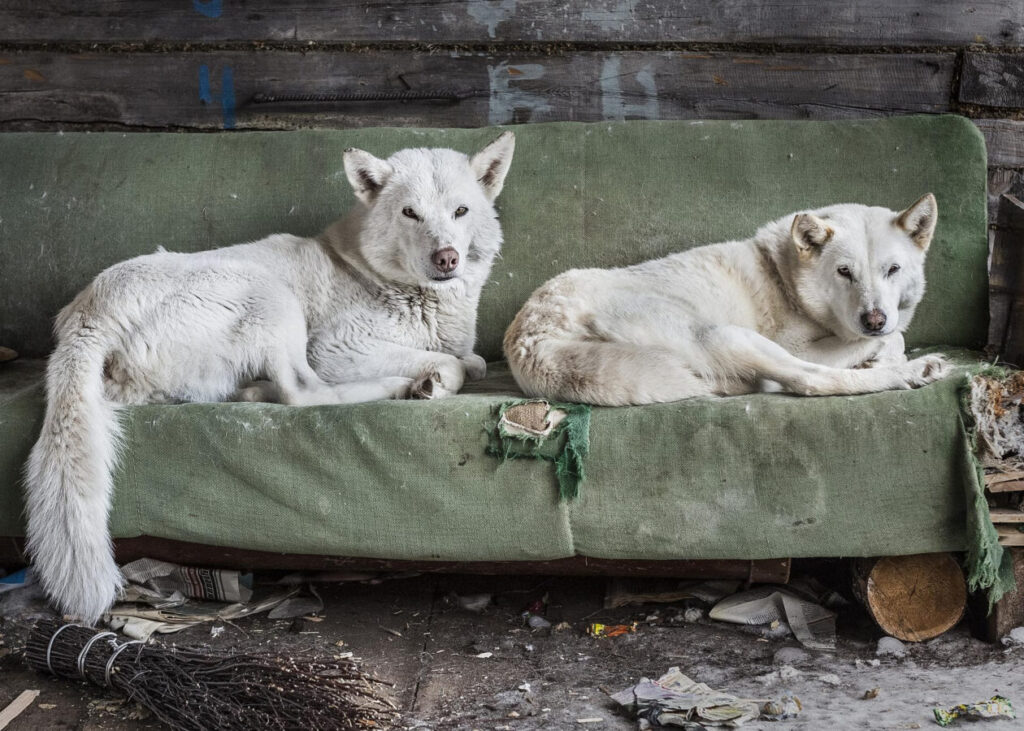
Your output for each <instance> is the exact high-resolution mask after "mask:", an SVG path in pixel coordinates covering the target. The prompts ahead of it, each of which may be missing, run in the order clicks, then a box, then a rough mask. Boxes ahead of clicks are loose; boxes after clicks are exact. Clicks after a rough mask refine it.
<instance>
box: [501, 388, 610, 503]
mask: <svg viewBox="0 0 1024 731" xmlns="http://www.w3.org/2000/svg"><path fill="white" fill-rule="evenodd" d="M497 416H498V423H497V425H496V426H495V427H494V430H493V431H492V434H491V440H490V443H489V444H488V447H487V451H488V453H489V454H493V455H495V456H497V457H499V458H500V459H501V460H502V461H505V460H508V459H517V458H522V457H528V458H530V459H544V460H548V461H550V462H553V463H554V465H555V476H556V477H557V479H558V495H559V497H560V498H561V499H562V500H571V499H572V498H575V497H578V496H579V493H580V484H581V483H582V482H583V479H584V469H583V462H584V460H585V459H586V457H587V454H588V453H589V452H590V407H589V406H587V405H586V404H561V403H549V402H547V401H543V400H532V401H531V400H526V401H523V400H517V401H507V402H505V403H503V404H501V405H500V406H498V408H497Z"/></svg>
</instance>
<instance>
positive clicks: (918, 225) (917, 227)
mask: <svg viewBox="0 0 1024 731" xmlns="http://www.w3.org/2000/svg"><path fill="white" fill-rule="evenodd" d="M938 220H939V204H938V202H936V200H935V196H934V195H932V194H931V193H926V194H924V195H923V196H921V197H920V198H918V199H917V202H916V203H914V205H912V206H911V207H910V208H908V209H907V210H905V211H903V212H902V213H901V214H899V215H898V216H896V225H897V226H899V227H900V228H902V229H903V230H904V231H906V232H907V233H908V234H910V238H911V239H913V240H914V243H915V244H917V245H918V247H919V248H920V249H921V251H928V246H929V245H930V244H931V243H932V235H933V234H934V233H935V224H936V223H937V222H938Z"/></svg>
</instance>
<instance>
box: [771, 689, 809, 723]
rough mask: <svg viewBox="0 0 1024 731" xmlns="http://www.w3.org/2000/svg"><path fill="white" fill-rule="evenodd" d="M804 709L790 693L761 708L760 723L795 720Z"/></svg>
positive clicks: (798, 700)
mask: <svg viewBox="0 0 1024 731" xmlns="http://www.w3.org/2000/svg"><path fill="white" fill-rule="evenodd" d="M803 709H804V706H803V704H802V703H801V702H800V699H799V698H797V697H796V696H795V695H793V694H792V693H786V694H784V695H783V696H782V697H781V698H779V699H778V700H777V701H776V700H771V701H768V702H767V703H765V704H764V705H763V706H762V707H761V720H762V721H786V720H788V719H790V718H796V717H797V715H798V714H799V713H800V711H802V710H803Z"/></svg>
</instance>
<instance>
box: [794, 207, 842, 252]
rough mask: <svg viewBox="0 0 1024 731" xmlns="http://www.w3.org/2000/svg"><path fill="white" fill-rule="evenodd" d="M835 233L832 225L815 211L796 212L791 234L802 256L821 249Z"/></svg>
mask: <svg viewBox="0 0 1024 731" xmlns="http://www.w3.org/2000/svg"><path fill="white" fill-rule="evenodd" d="M834 233H835V231H833V230H832V227H831V226H829V225H828V224H827V223H826V222H825V221H824V220H822V219H820V218H818V217H817V216H815V215H814V214H813V213H798V214H796V215H795V216H793V225H792V226H790V228H789V235H790V236H791V237H792V238H793V243H794V244H795V245H796V250H797V253H799V254H800V256H801V257H805V256H811V255H812V254H814V253H816V252H819V251H821V247H822V246H824V245H825V244H827V243H828V242H829V239H831V238H832V234H834Z"/></svg>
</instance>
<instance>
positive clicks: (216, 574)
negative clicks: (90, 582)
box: [119, 558, 252, 607]
mask: <svg viewBox="0 0 1024 731" xmlns="http://www.w3.org/2000/svg"><path fill="white" fill-rule="evenodd" d="M121 573H122V574H123V575H124V578H125V581H127V582H128V583H127V585H126V586H125V588H124V589H122V591H121V596H120V597H119V599H120V601H124V602H134V601H144V602H146V603H147V604H151V605H152V606H156V607H160V606H170V605H172V604H174V603H177V604H181V603H184V602H183V600H185V599H200V600H203V601H215V602H243V603H244V602H247V601H249V599H251V598H252V574H242V573H241V572H240V571H233V570H230V569H206V568H197V567H195V566H179V565H178V564H173V563H170V562H168V561H159V560H157V559H153V558H140V559H138V560H137V561H132V562H131V563H127V564H125V565H124V566H122V567H121Z"/></svg>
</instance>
